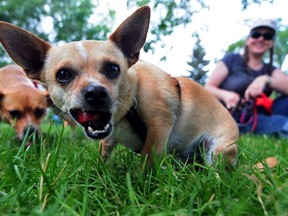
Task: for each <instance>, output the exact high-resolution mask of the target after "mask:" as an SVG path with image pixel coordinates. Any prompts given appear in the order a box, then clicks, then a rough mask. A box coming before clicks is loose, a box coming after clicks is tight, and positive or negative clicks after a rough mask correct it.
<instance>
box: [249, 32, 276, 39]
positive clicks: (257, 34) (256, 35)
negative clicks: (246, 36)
mask: <svg viewBox="0 0 288 216" xmlns="http://www.w3.org/2000/svg"><path fill="white" fill-rule="evenodd" d="M261 36H262V37H263V38H264V40H272V39H273V38H274V34H271V33H263V34H262V33H260V32H257V31H256V32H252V33H251V34H250V37H251V38H254V39H258V38H260V37H261Z"/></svg>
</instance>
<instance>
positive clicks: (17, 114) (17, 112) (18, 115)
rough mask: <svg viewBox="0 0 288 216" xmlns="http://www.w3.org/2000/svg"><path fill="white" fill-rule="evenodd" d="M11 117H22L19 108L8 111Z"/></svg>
mask: <svg viewBox="0 0 288 216" xmlns="http://www.w3.org/2000/svg"><path fill="white" fill-rule="evenodd" d="M9 114H10V116H11V117H12V118H14V119H15V118H16V119H20V118H21V117H22V113H21V112H20V111H19V110H12V111H10V112H9Z"/></svg>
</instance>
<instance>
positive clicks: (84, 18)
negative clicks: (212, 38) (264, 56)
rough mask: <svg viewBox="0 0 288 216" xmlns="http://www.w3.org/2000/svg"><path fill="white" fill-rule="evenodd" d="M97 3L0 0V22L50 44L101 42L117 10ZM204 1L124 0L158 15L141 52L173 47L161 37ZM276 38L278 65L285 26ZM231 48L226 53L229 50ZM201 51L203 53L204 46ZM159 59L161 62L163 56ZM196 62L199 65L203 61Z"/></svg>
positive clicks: (3, 59) (247, 1) (2, 57)
mask: <svg viewBox="0 0 288 216" xmlns="http://www.w3.org/2000/svg"><path fill="white" fill-rule="evenodd" d="M100 1H102V0H61V1H59V0H29V1H22V0H0V20H1V21H6V22H9V23H12V24H14V25H17V26H19V27H21V28H24V29H26V30H28V31H30V32H32V33H34V34H35V35H37V36H39V37H40V38H42V39H44V40H46V41H48V42H50V43H51V44H53V45H57V44H58V43H62V42H63V41H65V42H69V41H74V40H83V39H97V40H105V39H107V37H108V34H109V33H110V32H111V29H112V26H113V25H114V23H115V17H116V14H117V11H115V10H113V9H111V8H107V9H105V10H100V9H99V3H100ZM239 1H241V3H242V6H243V7H242V8H241V9H242V10H246V9H247V8H248V7H249V6H250V5H251V4H261V3H263V2H264V1H266V2H270V3H271V4H273V0H261V1H260V0H239ZM123 2H125V0H123ZM206 2H207V1H206V0H126V6H127V8H136V7H139V6H142V5H146V4H148V5H150V6H151V8H152V10H153V13H154V14H158V17H159V18H158V17H157V18H158V19H157V20H153V21H151V25H150V35H151V36H150V37H149V39H148V40H147V42H146V44H145V46H144V51H146V52H148V51H152V54H153V51H154V50H155V47H156V44H157V45H160V47H165V46H168V48H169V47H172V46H173V44H172V45H167V44H165V43H164V42H163V38H164V37H167V36H170V35H172V34H173V32H174V31H176V30H177V27H179V26H186V25H188V24H189V23H191V22H193V15H194V14H196V13H199V12H200V11H201V10H202V9H203V8H208V6H207V5H206V4H205V3H206ZM47 21H48V22H47ZM49 23H50V24H52V28H51V29H50V28H48V25H49ZM278 35H279V40H278V43H279V45H278V46H277V47H278V50H277V51H276V53H277V55H276V57H275V62H277V63H279V65H281V64H282V62H283V57H284V56H285V54H286V53H287V50H288V45H287V39H286V38H287V35H288V30H287V26H286V28H284V27H283V28H282V29H281V32H279V34H278ZM191 42H192V38H191ZM242 43H243V41H242ZM196 45H197V44H196ZM238 45H239V46H240V45H241V41H239V42H237V44H232V45H231V47H233V46H234V48H235V49H239V46H238ZM231 47H229V49H228V51H229V50H233V49H232V48H231ZM201 48H202V49H203V51H205V47H201ZM192 55H193V51H192ZM191 57H192V56H191ZM198 58H202V57H199V56H198ZM162 60H165V56H163V58H162ZM183 61H184V58H183ZM198 61H199V62H201V61H203V59H202V60H201V59H198ZM7 63H11V59H10V58H9V57H8V56H7V54H6V52H5V51H4V50H3V48H2V47H0V66H3V65H5V64H7ZM198 67H200V65H198Z"/></svg>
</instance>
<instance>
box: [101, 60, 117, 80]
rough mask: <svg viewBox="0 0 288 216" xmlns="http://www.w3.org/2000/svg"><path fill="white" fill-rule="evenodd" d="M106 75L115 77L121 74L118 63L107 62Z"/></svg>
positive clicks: (111, 77)
mask: <svg viewBox="0 0 288 216" xmlns="http://www.w3.org/2000/svg"><path fill="white" fill-rule="evenodd" d="M104 73H105V75H106V76H107V77H108V78H110V79H115V78H117V77H118V76H119V74H120V68H119V66H118V65H117V64H114V63H107V64H106V65H105V68H104Z"/></svg>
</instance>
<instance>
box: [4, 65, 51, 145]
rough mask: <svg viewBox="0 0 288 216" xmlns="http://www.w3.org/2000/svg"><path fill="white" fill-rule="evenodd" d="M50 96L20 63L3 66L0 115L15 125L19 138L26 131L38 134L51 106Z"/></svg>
mask: <svg viewBox="0 0 288 216" xmlns="http://www.w3.org/2000/svg"><path fill="white" fill-rule="evenodd" d="M48 97H49V94H48V93H47V92H43V91H41V90H39V89H37V88H36V87H35V86H34V84H33V82H32V81H31V80H30V79H29V78H28V77H27V76H26V74H25V73H24V71H23V70H22V68H21V67H19V66H17V65H8V66H6V67H3V68H0V119H1V120H3V121H5V122H7V123H8V124H10V125H13V127H14V128H15V130H16V134H17V137H18V138H19V139H20V140H23V138H24V137H25V134H26V133H27V132H28V135H31V134H32V133H36V136H38V135H39V131H40V130H39V126H40V123H41V121H42V119H43V118H44V116H45V113H46V109H47V107H48V106H49V101H50V100H47V98H48ZM50 104H51V102H50Z"/></svg>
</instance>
